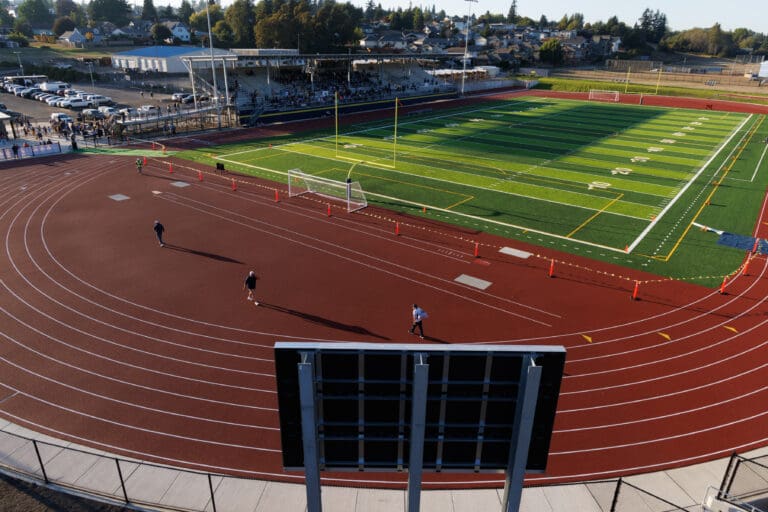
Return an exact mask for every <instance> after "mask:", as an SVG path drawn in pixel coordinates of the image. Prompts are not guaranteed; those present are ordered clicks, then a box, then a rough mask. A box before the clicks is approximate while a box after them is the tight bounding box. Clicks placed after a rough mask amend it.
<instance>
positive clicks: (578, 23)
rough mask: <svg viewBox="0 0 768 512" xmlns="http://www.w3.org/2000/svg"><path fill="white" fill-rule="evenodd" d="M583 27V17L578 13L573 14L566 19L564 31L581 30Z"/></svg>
mask: <svg viewBox="0 0 768 512" xmlns="http://www.w3.org/2000/svg"><path fill="white" fill-rule="evenodd" d="M583 27H584V15H583V14H581V13H580V12H575V13H573V14H572V15H571V16H569V17H568V23H567V24H566V25H565V30H581V29H582V28H583Z"/></svg>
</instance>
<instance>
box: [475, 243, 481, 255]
mask: <svg viewBox="0 0 768 512" xmlns="http://www.w3.org/2000/svg"><path fill="white" fill-rule="evenodd" d="M479 256H480V242H475V258H477V257H479Z"/></svg>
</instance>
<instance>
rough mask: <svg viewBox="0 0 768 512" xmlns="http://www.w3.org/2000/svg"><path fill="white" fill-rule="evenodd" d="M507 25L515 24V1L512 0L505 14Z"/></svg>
mask: <svg viewBox="0 0 768 512" xmlns="http://www.w3.org/2000/svg"><path fill="white" fill-rule="evenodd" d="M507 23H517V0H512V5H510V6H509V12H508V13H507Z"/></svg>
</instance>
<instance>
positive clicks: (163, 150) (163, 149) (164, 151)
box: [163, 145, 165, 154]
mask: <svg viewBox="0 0 768 512" xmlns="http://www.w3.org/2000/svg"><path fill="white" fill-rule="evenodd" d="M163 154H165V145H163Z"/></svg>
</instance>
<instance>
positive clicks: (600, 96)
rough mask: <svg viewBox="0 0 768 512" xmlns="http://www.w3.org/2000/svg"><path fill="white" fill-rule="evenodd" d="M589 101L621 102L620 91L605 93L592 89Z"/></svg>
mask: <svg viewBox="0 0 768 512" xmlns="http://www.w3.org/2000/svg"><path fill="white" fill-rule="evenodd" d="M589 99H590V100H594V101H614V102H617V103H618V101H619V91H604V90H600V89H590V90H589Z"/></svg>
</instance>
